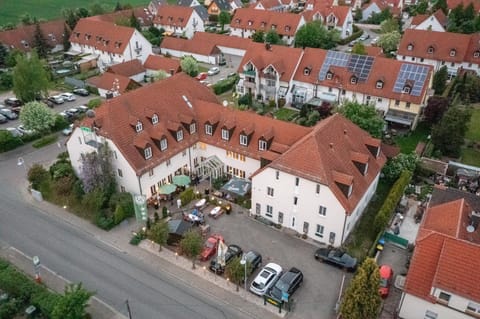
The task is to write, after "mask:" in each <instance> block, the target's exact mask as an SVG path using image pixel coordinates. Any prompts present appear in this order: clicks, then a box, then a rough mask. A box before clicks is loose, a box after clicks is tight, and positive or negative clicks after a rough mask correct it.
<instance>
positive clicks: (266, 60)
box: [236, 42, 303, 103]
mask: <svg viewBox="0 0 480 319" xmlns="http://www.w3.org/2000/svg"><path fill="white" fill-rule="evenodd" d="M302 55H303V51H302V49H300V48H290V47H285V46H281V45H270V44H268V43H267V44H263V43H255V42H252V43H251V45H250V46H249V47H248V49H247V51H246V53H245V56H244V57H243V59H242V61H241V62H240V65H239V68H238V73H239V74H240V80H239V82H238V83H237V90H236V91H237V92H238V93H240V94H247V93H248V94H251V95H252V96H253V97H254V98H256V99H257V100H260V101H263V102H269V101H275V103H278V102H279V101H282V100H285V99H286V97H287V94H288V92H289V90H290V82H291V81H292V79H293V75H294V74H295V70H296V69H297V66H298V64H299V63H300V61H301V57H302Z"/></svg>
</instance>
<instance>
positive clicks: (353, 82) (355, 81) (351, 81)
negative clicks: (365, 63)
mask: <svg viewBox="0 0 480 319" xmlns="http://www.w3.org/2000/svg"><path fill="white" fill-rule="evenodd" d="M350 83H351V84H357V77H356V76H352V77H351V78H350Z"/></svg>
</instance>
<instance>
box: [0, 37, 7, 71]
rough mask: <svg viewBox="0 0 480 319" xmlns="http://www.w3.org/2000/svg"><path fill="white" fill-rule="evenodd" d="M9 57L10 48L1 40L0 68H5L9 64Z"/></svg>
mask: <svg viewBox="0 0 480 319" xmlns="http://www.w3.org/2000/svg"><path fill="white" fill-rule="evenodd" d="M7 57H8V50H7V47H6V46H5V45H4V44H3V43H2V42H0V68H4V67H6V66H7V64H6V63H7Z"/></svg>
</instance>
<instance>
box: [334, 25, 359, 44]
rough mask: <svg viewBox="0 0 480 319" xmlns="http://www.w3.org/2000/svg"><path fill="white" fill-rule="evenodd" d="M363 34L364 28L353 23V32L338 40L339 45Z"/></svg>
mask: <svg viewBox="0 0 480 319" xmlns="http://www.w3.org/2000/svg"><path fill="white" fill-rule="evenodd" d="M362 34H363V30H362V29H360V28H358V27H357V26H356V25H353V32H352V34H351V35H350V36H349V37H346V38H344V39H340V41H338V44H339V45H345V44H347V43H350V42H352V41H353V40H355V39H358V38H360V37H361V36H362Z"/></svg>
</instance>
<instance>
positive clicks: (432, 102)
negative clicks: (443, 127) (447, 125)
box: [423, 95, 449, 125]
mask: <svg viewBox="0 0 480 319" xmlns="http://www.w3.org/2000/svg"><path fill="white" fill-rule="evenodd" d="M448 104H449V103H448V98H446V97H443V96H439V95H434V96H431V97H430V98H428V101H427V106H426V107H425V110H424V111H423V118H424V120H425V122H427V123H428V124H430V125H432V124H436V123H438V122H440V120H441V119H442V117H443V114H444V113H445V111H447V109H448Z"/></svg>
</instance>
